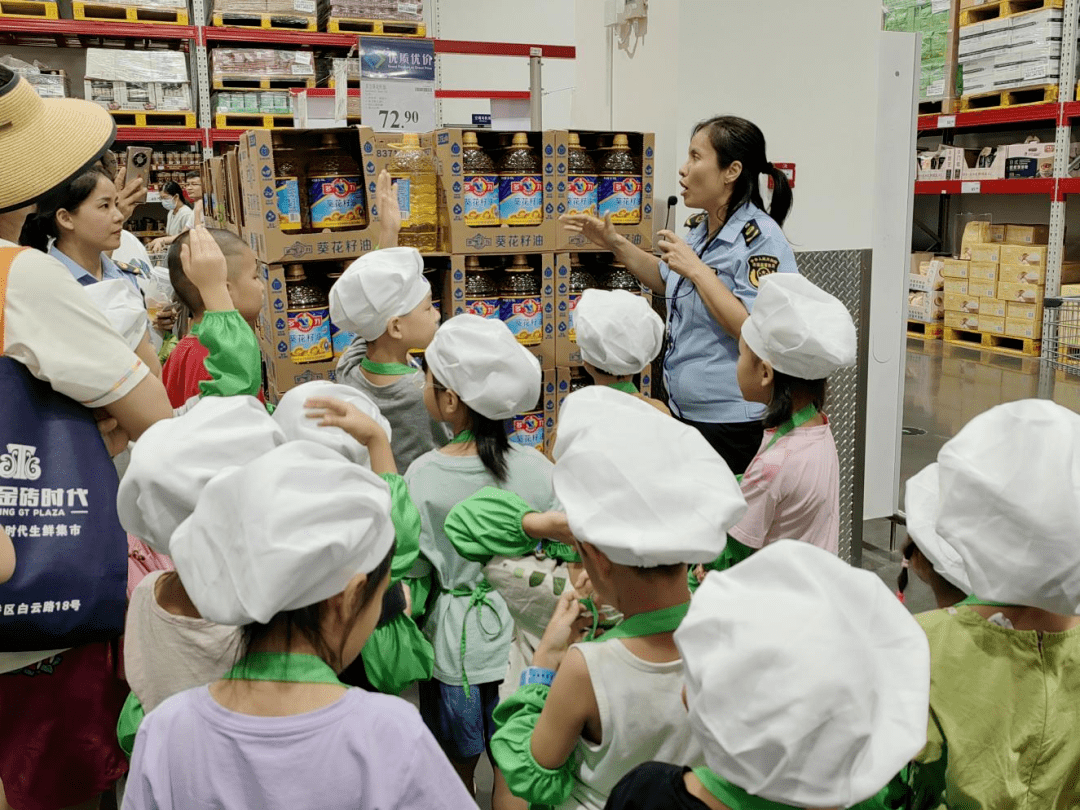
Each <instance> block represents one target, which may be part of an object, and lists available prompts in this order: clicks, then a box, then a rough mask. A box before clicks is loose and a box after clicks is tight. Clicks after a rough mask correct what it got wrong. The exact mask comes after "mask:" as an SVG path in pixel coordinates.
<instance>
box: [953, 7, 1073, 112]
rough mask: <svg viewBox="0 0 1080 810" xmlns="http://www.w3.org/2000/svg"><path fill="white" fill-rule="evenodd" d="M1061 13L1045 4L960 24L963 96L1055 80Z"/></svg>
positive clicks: (1059, 55)
mask: <svg viewBox="0 0 1080 810" xmlns="http://www.w3.org/2000/svg"><path fill="white" fill-rule="evenodd" d="M1063 15H1064V11H1063V10H1062V9H1060V8H1047V9H1040V10H1038V11H1029V12H1025V13H1022V14H1012V15H1009V16H1000V17H995V18H994V19H990V20H986V21H985V22H978V23H974V24H971V25H962V26H961V27H960V44H959V50H958V53H959V62H960V65H961V67H962V69H963V76H964V79H963V80H964V95H968V96H970V95H979V94H982V93H994V92H998V91H1000V90H1014V89H1017V88H1021V87H1032V86H1038V85H1045V84H1057V83H1058V81H1059V80H1060V78H1061V44H1062V39H1061V32H1062V21H1063Z"/></svg>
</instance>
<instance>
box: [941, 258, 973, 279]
mask: <svg viewBox="0 0 1080 810" xmlns="http://www.w3.org/2000/svg"><path fill="white" fill-rule="evenodd" d="M969 264H970V262H968V261H967V260H966V259H946V260H945V261H944V262H942V267H941V275H943V276H944V277H945V278H967V277H968V265H969Z"/></svg>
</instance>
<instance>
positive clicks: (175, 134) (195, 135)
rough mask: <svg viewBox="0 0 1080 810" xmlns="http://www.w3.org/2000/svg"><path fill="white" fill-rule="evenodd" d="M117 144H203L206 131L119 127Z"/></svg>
mask: <svg viewBox="0 0 1080 810" xmlns="http://www.w3.org/2000/svg"><path fill="white" fill-rule="evenodd" d="M116 142H117V143H142V142H147V143H201V144H204V145H205V144H206V130H203V129H198V128H194V127H192V128H191V129H188V128H185V127H117V128H116Z"/></svg>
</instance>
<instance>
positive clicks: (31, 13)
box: [0, 0, 60, 20]
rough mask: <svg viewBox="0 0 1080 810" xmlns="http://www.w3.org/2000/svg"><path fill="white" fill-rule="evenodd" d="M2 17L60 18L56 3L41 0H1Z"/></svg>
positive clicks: (0, 12)
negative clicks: (40, 0)
mask: <svg viewBox="0 0 1080 810" xmlns="http://www.w3.org/2000/svg"><path fill="white" fill-rule="evenodd" d="M0 17H32V18H34V19H37V20H58V19H60V14H59V13H58V11H57V8H56V3H54V2H51V0H50V1H49V2H39V0H0Z"/></svg>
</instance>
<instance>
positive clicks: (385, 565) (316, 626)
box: [238, 543, 397, 669]
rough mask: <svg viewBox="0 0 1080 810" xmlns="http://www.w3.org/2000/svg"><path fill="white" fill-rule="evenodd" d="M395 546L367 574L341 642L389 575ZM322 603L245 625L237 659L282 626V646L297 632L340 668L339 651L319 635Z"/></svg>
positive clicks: (252, 650) (333, 665)
mask: <svg viewBox="0 0 1080 810" xmlns="http://www.w3.org/2000/svg"><path fill="white" fill-rule="evenodd" d="M396 546H397V544H396V543H395V544H394V545H392V546H391V547H390V551H388V552H387V553H386V556H385V557H383V559H382V561H381V562H380V563H379V564H378V565H377V566H375V569H374V570H373V571H371V573H369V574H368V576H367V581H366V582H365V583H364V587H363V588H362V589H361V590H360V598H359V599H357V600H356V604H355V605H353V610H352V615H351V616H349V622H348V626H347V627H346V629H345V634H344V636H343V637H342V643H343V644H344V641H345V639H346V638H348V636H349V633H350V632H352V628H353V626H354V625H355V624H356V622H357V620H358V619H359V618H360V613H361V612H363V610H364V608H365V607H367V605H368V604H369V603H370V602H371V600H372V599H373V598H374V597H375V592H376V591H377V590H378V589H379V586H380V585H382V582H383V580H384V579H386V578H387V577H388V576H389V575H390V566H391V564H392V563H393V560H394V551H395V550H396ZM324 604H325V602H317V603H315V604H314V605H308V606H307V607H302V608H297V609H296V610H287V611H285V612H284V613H279V614H278V615H276V616H275V617H274V618H273V619H271V620H270V622H269V623H268V624H258V623H254V624H248V625H245V626H244V628H243V631H242V633H243V637H242V639H241V642H240V651H239V657H238V660H240V659H242V658H243V657H244V656H246V655H247V654H248V653H250V652H254V651H256V650H255V648H257V647H259V646H260V645H261V644H262V642H264V641H265V640H266V639H267V638H269V637H270V636H271V635H272V634H273V633H274V632H275V631H278V630H282V629H283V630H284V631H285V646H286V647H290V646H292V639H293V635H294V634H299V635H301V636H303V637H304V639H305V640H307V641H308V642H309V643H310V644H311V646H313V647H314V648H315V651H316V652H317V653H318V655H319V657H320V658H322V659H323V660H324V661H326V663H328V664H329V665H330V666H331V667H333V668H334V669H340V668H341V665H342V663H343V662H342V660H341V654H342V652H343V650H342V649H337V650H332V649H330V645H329V644H327V643H326V639H324V638H323V635H322V619H323V605H324Z"/></svg>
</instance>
